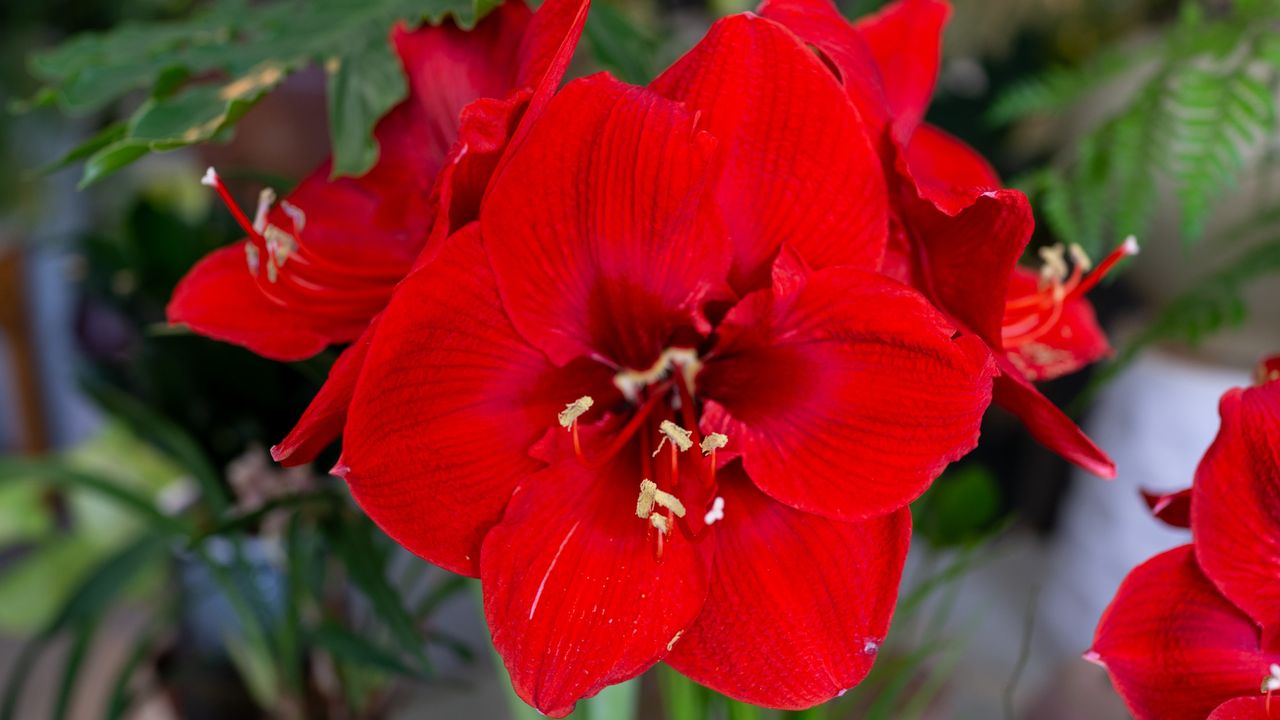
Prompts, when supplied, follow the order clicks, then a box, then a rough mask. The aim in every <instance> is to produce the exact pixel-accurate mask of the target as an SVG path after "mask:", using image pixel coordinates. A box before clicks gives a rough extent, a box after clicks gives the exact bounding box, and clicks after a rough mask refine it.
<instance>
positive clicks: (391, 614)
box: [333, 518, 428, 669]
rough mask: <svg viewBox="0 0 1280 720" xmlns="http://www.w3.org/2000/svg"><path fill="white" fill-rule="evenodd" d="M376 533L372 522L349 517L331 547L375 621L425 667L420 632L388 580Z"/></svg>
mask: <svg viewBox="0 0 1280 720" xmlns="http://www.w3.org/2000/svg"><path fill="white" fill-rule="evenodd" d="M375 533H377V534H378V535H377V536H381V531H380V530H378V529H377V528H376V527H375V526H374V525H373V523H371V522H369V521H368V520H366V519H364V518H358V519H352V521H350V522H345V523H343V524H342V526H341V528H340V529H339V530H338V533H337V534H336V536H335V538H334V542H333V547H334V550H335V551H336V552H337V553H338V556H339V559H340V560H341V561H342V564H343V566H344V567H345V568H346V571H347V576H348V577H349V578H350V580H351V582H352V584H353V585H355V586H356V588H357V589H359V590H360V592H361V594H363V595H364V596H365V597H366V598H368V599H369V602H370V603H372V604H373V608H374V611H375V614H376V616H377V618H378V620H379V621H380V622H381V623H382V624H383V625H384V626H386V628H387V629H388V630H389V631H390V632H391V635H392V636H393V637H394V638H395V640H396V642H397V644H398V645H399V646H400V648H401V649H402V650H403V651H404V652H405V653H406V654H408V655H409V656H410V657H412V658H414V659H415V660H416V661H417V663H418V666H419V667H421V668H424V669H425V668H426V667H427V665H428V663H427V657H426V654H425V653H424V652H423V650H422V646H423V642H422V633H421V632H420V631H419V630H418V626H417V623H416V622H415V621H414V619H413V614H412V613H410V612H409V610H408V609H407V608H406V607H405V605H404V598H402V597H401V594H400V593H399V592H397V591H396V589H395V588H393V587H392V586H391V583H390V582H389V581H388V580H387V550H386V548H385V547H379V546H378V545H377V544H376V543H375V540H374V538H375Z"/></svg>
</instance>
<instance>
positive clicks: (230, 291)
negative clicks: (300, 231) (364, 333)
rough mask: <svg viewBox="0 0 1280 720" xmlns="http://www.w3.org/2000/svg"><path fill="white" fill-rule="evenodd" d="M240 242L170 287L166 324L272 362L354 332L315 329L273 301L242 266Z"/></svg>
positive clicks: (304, 353)
mask: <svg viewBox="0 0 1280 720" xmlns="http://www.w3.org/2000/svg"><path fill="white" fill-rule="evenodd" d="M246 263H247V261H246V259H245V249H244V243H236V244H234V245H231V246H228V247H225V248H221V249H219V250H215V251H214V252H212V253H210V254H209V255H207V256H205V258H204V259H202V260H201V261H200V262H199V263H197V264H196V265H195V267H193V268H191V270H190V271H189V272H188V273H187V275H186V277H184V278H182V281H181V282H179V283H178V286H177V287H176V288H174V291H173V296H172V297H171V298H170V299H169V305H168V307H167V308H166V309H165V314H166V316H167V318H168V320H169V322H170V323H171V324H174V325H186V326H187V327H189V328H191V329H192V330H193V331H195V332H197V333H199V334H201V335H205V336H208V337H211V338H213V339H215V340H221V341H223V342H229V343H235V344H237V345H243V346H244V347H247V348H248V349H250V350H252V351H253V352H255V353H257V354H259V355H262V356H264V357H268V358H271V359H273V360H281V361H290V360H302V359H305V358H309V357H311V356H312V355H315V354H316V353H318V352H320V351H321V350H323V349H325V347H327V346H328V345H329V344H330V343H333V342H344V341H349V340H351V339H354V337H355V336H354V335H352V336H351V337H349V338H345V340H344V339H343V336H345V335H347V334H350V333H351V332H352V331H354V332H355V333H356V334H357V335H358V334H359V332H360V329H359V328H341V330H342V331H343V332H342V333H340V334H338V335H337V336H335V334H334V333H333V332H331V331H332V330H333V329H334V328H327V327H321V328H315V327H312V326H311V323H309V322H307V320H308V318H307V316H306V315H301V314H300V313H298V312H295V311H293V310H292V309H290V308H288V307H285V306H283V305H280V304H278V303H275V302H272V301H271V300H269V299H268V298H267V297H266V296H265V295H263V294H262V292H261V291H260V290H259V288H258V283H257V281H256V280H255V279H254V277H253V275H252V274H250V272H249V267H248V265H247V264H246Z"/></svg>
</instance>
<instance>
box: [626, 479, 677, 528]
mask: <svg viewBox="0 0 1280 720" xmlns="http://www.w3.org/2000/svg"><path fill="white" fill-rule="evenodd" d="M655 505H656V506H658V507H660V508H663V509H665V510H670V511H671V512H672V513H673V514H674V515H675V516H676V517H684V516H685V512H686V511H685V509H684V503H682V502H680V498H678V497H676V496H675V495H672V494H671V493H669V492H663V491H662V490H659V489H658V484H657V483H655V482H653V481H652V480H648V479H645V480H641V481H640V497H638V498H636V517H638V518H646V517H650V516H651V515H652V514H653V508H654V506H655Z"/></svg>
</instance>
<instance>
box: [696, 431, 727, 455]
mask: <svg viewBox="0 0 1280 720" xmlns="http://www.w3.org/2000/svg"><path fill="white" fill-rule="evenodd" d="M728 444H729V437H728V436H727V435H722V434H720V433H717V432H713V433H711V434H710V435H708V436H706V437H704V438H702V444H701V445H699V446H698V447H700V448H702V454H703V455H710V454H711V451H712V450H719V449H720V448H722V447H724V446H725V445H728Z"/></svg>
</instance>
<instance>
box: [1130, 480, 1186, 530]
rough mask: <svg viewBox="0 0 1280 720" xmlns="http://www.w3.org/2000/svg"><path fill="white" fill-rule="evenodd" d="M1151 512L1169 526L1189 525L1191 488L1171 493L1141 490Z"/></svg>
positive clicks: (1183, 526) (1180, 526) (1181, 526)
mask: <svg viewBox="0 0 1280 720" xmlns="http://www.w3.org/2000/svg"><path fill="white" fill-rule="evenodd" d="M1142 499H1143V501H1145V502H1146V503H1147V507H1149V508H1151V514H1152V515H1154V516H1155V517H1156V518H1157V519H1158V520H1160V521H1162V522H1163V523H1165V524H1166V525H1168V526H1170V527H1176V528H1189V527H1191V488H1187V489H1186V490H1179V491H1177V492H1171V493H1154V492H1149V491H1147V490H1143V491H1142Z"/></svg>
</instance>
